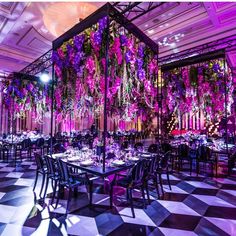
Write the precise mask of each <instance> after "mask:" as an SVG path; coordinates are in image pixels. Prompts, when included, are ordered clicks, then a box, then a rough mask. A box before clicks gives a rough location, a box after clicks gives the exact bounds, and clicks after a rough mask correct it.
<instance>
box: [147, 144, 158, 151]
mask: <svg viewBox="0 0 236 236" xmlns="http://www.w3.org/2000/svg"><path fill="white" fill-rule="evenodd" d="M158 151H159V146H158V145H157V144H155V143H153V144H151V145H150V146H149V147H148V152H150V153H157V152H158Z"/></svg>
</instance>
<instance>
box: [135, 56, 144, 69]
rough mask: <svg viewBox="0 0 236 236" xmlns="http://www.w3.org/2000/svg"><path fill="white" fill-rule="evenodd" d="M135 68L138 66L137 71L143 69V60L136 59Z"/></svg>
mask: <svg viewBox="0 0 236 236" xmlns="http://www.w3.org/2000/svg"><path fill="white" fill-rule="evenodd" d="M136 61H137V66H138V69H142V67H143V60H142V59H141V58H137V60H136Z"/></svg>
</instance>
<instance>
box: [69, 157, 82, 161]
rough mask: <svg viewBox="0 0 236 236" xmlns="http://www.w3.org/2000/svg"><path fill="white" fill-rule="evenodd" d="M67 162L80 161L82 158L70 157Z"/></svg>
mask: <svg viewBox="0 0 236 236" xmlns="http://www.w3.org/2000/svg"><path fill="white" fill-rule="evenodd" d="M67 160H68V161H79V160H80V158H79V157H68V158H67Z"/></svg>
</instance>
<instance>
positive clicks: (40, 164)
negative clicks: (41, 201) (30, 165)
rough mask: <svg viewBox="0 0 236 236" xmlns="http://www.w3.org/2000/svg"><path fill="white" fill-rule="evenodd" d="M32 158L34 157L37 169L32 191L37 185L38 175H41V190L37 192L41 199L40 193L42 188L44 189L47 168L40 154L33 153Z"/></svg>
mask: <svg viewBox="0 0 236 236" xmlns="http://www.w3.org/2000/svg"><path fill="white" fill-rule="evenodd" d="M34 157H35V162H36V166H37V169H36V176H35V181H34V186H33V191H34V190H35V187H36V185H37V182H38V176H39V174H41V175H42V178H43V179H42V184H41V188H40V192H39V197H40V198H42V192H43V188H44V183H45V178H46V175H47V167H46V165H45V161H44V158H43V157H42V156H41V155H40V154H38V153H37V152H35V153H34Z"/></svg>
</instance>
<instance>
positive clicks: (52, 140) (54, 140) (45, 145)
mask: <svg viewBox="0 0 236 236" xmlns="http://www.w3.org/2000/svg"><path fill="white" fill-rule="evenodd" d="M51 142H52V147H53V146H54V145H55V144H56V142H57V140H56V138H55V137H51V138H49V139H48V140H47V141H46V142H45V143H44V149H46V154H49V150H50V148H51Z"/></svg>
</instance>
